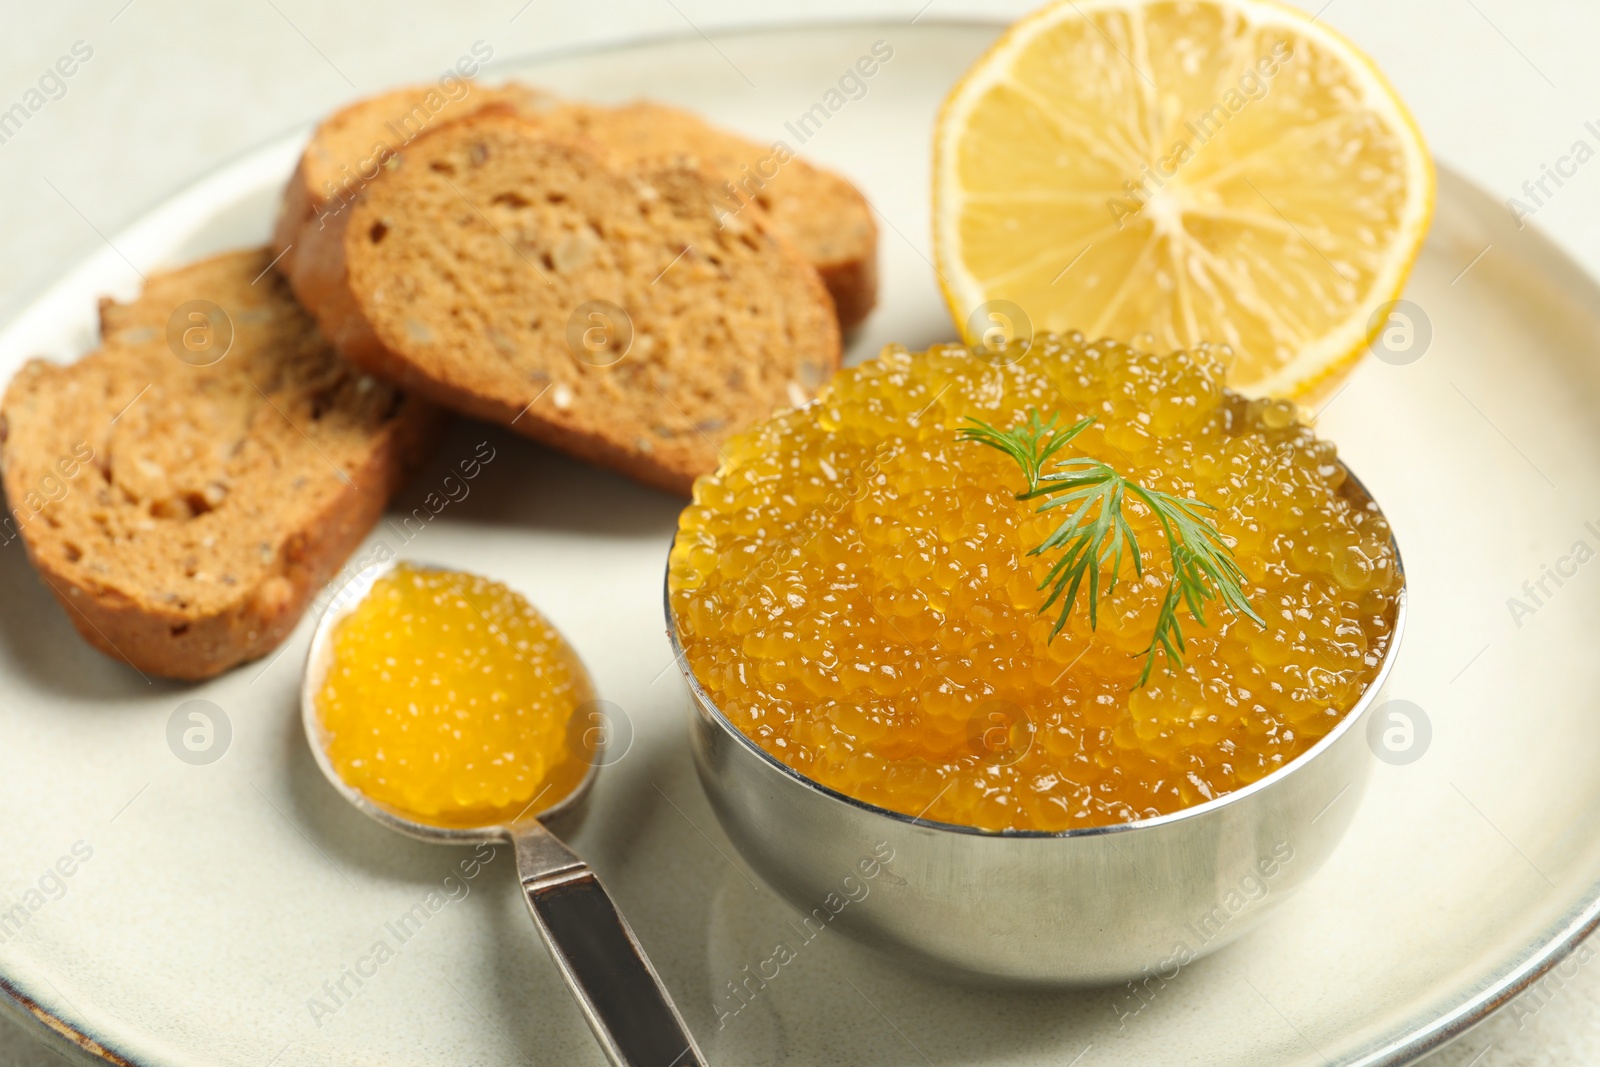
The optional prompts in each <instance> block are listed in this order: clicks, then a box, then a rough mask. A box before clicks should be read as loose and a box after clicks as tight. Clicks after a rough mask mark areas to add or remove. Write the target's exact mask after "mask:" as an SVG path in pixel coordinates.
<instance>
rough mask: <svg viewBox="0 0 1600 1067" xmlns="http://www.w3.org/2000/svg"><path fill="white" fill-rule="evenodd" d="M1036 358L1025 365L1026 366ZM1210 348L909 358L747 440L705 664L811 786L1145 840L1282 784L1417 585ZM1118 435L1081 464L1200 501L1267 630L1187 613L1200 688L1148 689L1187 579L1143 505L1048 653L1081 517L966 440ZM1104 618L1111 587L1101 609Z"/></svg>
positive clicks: (684, 557)
mask: <svg viewBox="0 0 1600 1067" xmlns="http://www.w3.org/2000/svg"><path fill="white" fill-rule="evenodd" d="M1012 360H1015V362H1012ZM1223 383H1224V367H1223V362H1222V357H1221V354H1220V353H1218V352H1217V351H1214V350H1211V349H1200V350H1197V351H1195V352H1193V353H1183V352H1178V353H1174V354H1171V355H1168V356H1161V357H1157V356H1153V355H1150V354H1147V353H1143V352H1139V351H1136V350H1134V349H1132V348H1130V347H1128V346H1126V345H1123V344H1119V343H1115V342H1096V343H1092V344H1091V343H1086V342H1085V341H1084V340H1083V338H1082V337H1081V335H1071V336H1067V337H1063V338H1055V337H1043V338H1040V339H1037V340H1036V341H1035V342H1034V344H1033V346H1032V349H1031V350H1029V351H1028V352H1027V353H1026V354H1025V355H1024V354H1022V352H1021V350H1020V349H1019V347H1018V346H1010V347H1008V348H1006V349H1002V350H1001V351H1000V352H998V353H991V354H990V355H989V358H983V357H981V356H979V355H976V354H974V353H972V352H970V351H969V350H967V349H966V348H963V347H960V346H946V347H939V348H934V349H932V350H930V351H928V352H927V353H925V354H918V355H913V354H911V353H908V352H906V351H905V350H903V349H899V348H891V349H888V350H886V351H885V352H884V353H883V354H882V355H881V356H880V357H879V358H877V359H876V360H873V361H871V362H868V363H866V364H863V365H861V366H859V367H855V368H851V369H847V370H845V371H842V372H841V373H840V374H839V375H838V376H837V377H835V378H834V380H833V381H832V382H831V383H830V384H829V385H828V386H827V387H826V388H825V389H824V390H823V392H822V394H821V396H820V397H819V398H818V400H817V401H816V402H814V403H812V404H810V405H807V406H806V407H804V408H801V409H798V410H795V411H789V412H786V413H783V414H780V415H778V416H777V417H775V418H774V419H772V420H770V421H768V422H766V423H762V424H760V425H757V426H756V427H754V428H752V429H750V430H748V431H747V432H745V433H744V434H742V435H739V436H737V437H735V438H734V439H733V440H732V441H731V442H729V443H728V444H727V445H725V446H724V452H725V456H726V459H725V462H724V465H723V466H722V468H721V469H720V470H718V471H717V472H716V473H715V474H712V475H708V476H706V477H703V478H701V479H700V480H699V481H698V482H697V483H696V485H695V491H694V503H693V504H692V505H691V506H690V507H689V508H688V509H686V510H685V511H684V513H683V516H682V518H681V520H680V525H679V530H678V537H677V541H676V544H675V545H674V548H673V553H672V558H671V565H670V571H669V593H670V597H671V606H672V612H673V617H674V620H675V623H676V625H677V627H678V630H679V633H680V635H681V638H682V641H683V645H684V649H685V653H686V655H687V658H688V662H689V664H690V665H691V666H692V667H693V670H694V672H695V674H696V676H697V677H698V678H699V680H700V681H701V683H702V684H703V685H704V686H705V688H706V690H707V691H708V693H709V695H710V696H711V697H712V699H713V700H714V701H715V702H716V703H717V705H718V707H719V708H720V709H721V710H722V712H723V713H724V714H725V715H726V716H727V717H728V719H729V720H730V721H731V722H732V723H733V724H734V726H736V727H737V728H738V729H739V730H740V731H742V732H743V733H744V734H746V735H747V736H748V737H750V738H751V739H752V740H754V741H755V742H756V743H757V744H758V745H760V746H761V747H762V748H763V749H765V750H766V751H767V752H769V753H770V754H772V755H773V756H774V757H776V758H777V759H778V760H780V761H782V762H783V763H785V764H787V765H788V766H790V767H792V768H794V769H795V770H797V771H799V772H800V773H801V774H804V775H806V776H807V777H809V778H812V779H813V780H815V781H818V782H821V783H822V784H824V785H827V786H829V787H831V788H833V789H836V790H838V791H840V792H842V793H845V794H847V795H849V796H852V797H856V798H858V799H860V800H864V801H867V802H870V803H874V804H878V805H881V806H883V807H887V808H890V809H892V810H894V811H898V812H903V813H905V814H908V815H913V816H923V817H926V818H929V819H935V820H939V821H943V822H950V823H957V824H964V825H970V826H977V827H982V828H985V829H995V830H999V829H1033V830H1064V829H1070V828H1074V827H1082V826H1096V825H1102V824H1108V823H1116V822H1124V821H1131V820H1135V819H1139V818H1143V817H1147V816H1154V815H1160V814H1164V813H1167V812H1172V811H1176V810H1178V809H1180V808H1184V807H1187V806H1190V805H1193V804H1197V803H1201V802H1204V801H1206V800H1210V799H1212V798H1215V797H1219V796H1222V795H1223V794H1226V793H1228V792H1229V791H1231V790H1234V789H1238V788H1240V787H1241V786H1244V785H1247V784H1249V783H1251V782H1254V781H1256V780H1258V779H1260V778H1261V777H1263V776H1264V775H1267V774H1269V773H1271V772H1272V771H1274V770H1276V769H1277V768H1279V767H1281V766H1283V765H1284V764H1285V763H1287V762H1288V761H1289V760H1292V759H1293V758H1294V757H1295V756H1297V755H1299V754H1300V753H1302V752H1304V751H1306V749H1307V748H1309V747H1310V746H1311V745H1313V744H1315V743H1316V741H1317V740H1318V739H1319V738H1321V737H1323V736H1324V735H1326V734H1327V732H1328V731H1329V730H1330V729H1332V728H1333V726H1334V725H1335V724H1336V723H1337V722H1339V720H1340V719H1341V718H1342V717H1343V716H1344V715H1345V713H1346V712H1348V711H1349V710H1350V708H1351V707H1352V706H1353V705H1354V703H1355V702H1356V700H1357V699H1358V698H1359V697H1360V695H1361V693H1362V692H1363V691H1364V689H1365V688H1366V686H1367V685H1368V684H1369V683H1370V682H1371V681H1372V680H1373V678H1374V677H1375V675H1376V674H1377V671H1378V669H1379V667H1380V665H1381V663H1382V660H1383V658H1384V655H1385V652H1386V650H1387V648H1388V643H1389V641H1390V639H1391V636H1392V634H1393V627H1394V619H1395V613H1396V604H1397V598H1398V596H1399V593H1400V588H1401V581H1402V580H1401V576H1400V574H1399V573H1398V560H1397V558H1396V556H1395V553H1394V549H1393V546H1392V542H1391V539H1390V534H1389V527H1388V524H1387V522H1386V521H1385V520H1384V517H1383V515H1382V514H1381V513H1380V512H1379V511H1378V509H1377V507H1376V506H1375V505H1374V504H1372V503H1371V502H1370V501H1368V500H1366V499H1365V498H1364V497H1363V496H1361V495H1360V494H1359V493H1357V492H1355V491H1354V490H1353V487H1351V486H1347V484H1346V480H1345V472H1344V468H1343V467H1342V466H1341V465H1340V464H1339V463H1338V462H1337V461H1336V457H1335V450H1334V447H1333V445H1332V444H1330V443H1329V442H1326V441H1322V440H1318V439H1317V438H1316V437H1315V436H1314V435H1313V433H1312V432H1311V430H1310V429H1309V428H1307V427H1306V426H1304V425H1302V424H1301V423H1300V422H1299V420H1298V419H1297V417H1296V412H1295V409H1294V408H1293V406H1291V405H1289V404H1287V403H1286V402H1283V401H1265V400H1256V401H1251V400H1247V399H1245V398H1244V397H1242V396H1239V395H1238V394H1235V393H1232V392H1230V391H1228V390H1226V389H1225V388H1224V387H1223ZM1030 408H1033V409H1039V410H1041V411H1044V412H1046V413H1048V412H1060V413H1061V414H1062V416H1063V422H1064V423H1071V422H1073V421H1076V420H1077V419H1078V418H1081V417H1082V416H1085V415H1094V416H1096V418H1097V421H1096V422H1095V423H1094V424H1093V425H1092V426H1091V427H1090V428H1089V429H1088V430H1087V431H1085V432H1084V433H1083V434H1081V435H1080V436H1079V437H1078V438H1077V439H1075V440H1074V441H1073V442H1072V443H1071V444H1070V445H1069V446H1068V448H1067V451H1066V452H1064V453H1062V454H1061V455H1062V458H1065V457H1066V456H1070V455H1086V456H1092V457H1094V458H1096V459H1100V460H1103V461H1105V462H1106V463H1109V464H1110V465H1112V466H1113V467H1115V468H1116V469H1117V470H1118V471H1119V472H1120V473H1122V474H1124V475H1126V476H1129V477H1131V478H1133V479H1134V480H1136V481H1138V482H1139V483H1141V484H1143V485H1145V486H1147V487H1150V488H1154V489H1159V490H1163V491H1166V492H1169V493H1174V494H1177V495H1179V496H1189V495H1191V494H1192V495H1193V496H1194V497H1196V498H1198V499H1199V500H1202V501H1205V502H1207V503H1210V504H1212V505H1214V506H1215V509H1216V510H1215V511H1213V512H1208V513H1207V514H1208V515H1209V516H1210V518H1211V519H1212V520H1214V522H1215V523H1216V526H1217V527H1218V529H1219V531H1220V532H1221V533H1222V534H1223V535H1224V536H1226V537H1227V538H1229V539H1230V540H1231V541H1232V542H1233V544H1234V546H1235V553H1236V557H1237V559H1238V562H1239V563H1240V565H1241V566H1242V567H1243V569H1244V571H1245V573H1246V575H1247V577H1248V583H1247V585H1246V589H1245V591H1246V593H1247V595H1248V596H1249V598H1250V602H1251V604H1252V606H1253V607H1254V609H1255V610H1256V612H1257V613H1258V614H1259V615H1260V616H1261V617H1262V618H1263V619H1264V620H1265V623H1266V625H1265V627H1264V628H1263V627H1260V626H1257V625H1256V623H1254V622H1252V621H1250V620H1248V619H1245V618H1240V617H1237V616H1234V615H1231V614H1228V613H1227V612H1226V611H1224V610H1223V609H1222V608H1221V607H1220V606H1219V605H1217V604H1216V603H1214V602H1213V603H1212V604H1211V605H1210V606H1209V609H1208V610H1207V612H1206V623H1207V625H1205V626H1201V625H1200V624H1199V623H1198V622H1197V621H1195V620H1194V619H1193V618H1192V617H1190V616H1189V615H1188V613H1187V611H1186V610H1185V611H1183V614H1182V622H1183V634H1184V637H1185V639H1186V641H1187V649H1186V652H1185V654H1184V656H1183V661H1182V665H1181V667H1178V668H1177V669H1175V670H1173V671H1171V672H1170V673H1169V672H1168V671H1167V670H1166V669H1165V663H1164V661H1159V662H1158V664H1157V666H1156V667H1155V669H1154V671H1153V672H1152V674H1151V677H1150V680H1149V683H1148V684H1147V685H1145V686H1144V687H1142V688H1138V687H1137V682H1138V678H1139V675H1140V673H1141V670H1142V668H1143V664H1144V656H1143V655H1142V651H1143V650H1144V649H1145V648H1146V646H1147V645H1148V644H1149V642H1150V637H1151V633H1152V629H1153V626H1154V622H1155V617H1156V614H1157V611H1158V609H1159V607H1160V604H1161V601H1162V599H1163V596H1164V592H1165V589H1166V584H1167V579H1168V576H1169V571H1168V569H1167V559H1166V556H1165V553H1164V552H1163V551H1161V550H1160V548H1159V546H1160V545H1161V544H1162V543H1163V542H1162V540H1161V534H1160V531H1159V529H1157V528H1156V526H1155V520H1154V518H1153V516H1152V515H1151V514H1150V513H1148V512H1147V511H1145V510H1144V509H1143V508H1142V506H1140V505H1138V504H1136V503H1130V505H1129V506H1128V509H1127V511H1128V516H1129V520H1130V522H1131V523H1132V525H1133V527H1134V529H1135V531H1136V533H1137V536H1138V540H1139V543H1140V544H1141V546H1142V547H1143V549H1144V553H1143V558H1144V565H1145V572H1144V576H1143V577H1142V578H1140V577H1137V576H1135V575H1134V574H1133V573H1132V567H1131V561H1129V560H1127V559H1124V568H1123V572H1122V574H1121V576H1120V580H1119V581H1118V583H1117V586H1116V589H1115V592H1114V594H1113V595H1112V597H1111V598H1110V600H1109V601H1107V602H1103V603H1102V604H1101V605H1100V611H1099V619H1098V627H1097V628H1095V629H1091V628H1090V625H1089V620H1088V612H1087V610H1086V605H1085V603H1084V599H1085V598H1084V596H1080V600H1079V603H1078V606H1077V607H1076V608H1075V609H1074V611H1073V612H1072V614H1071V616H1070V617H1069V620H1068V623H1067V626H1066V628H1065V629H1064V630H1063V631H1062V632H1061V633H1060V634H1059V635H1058V636H1056V637H1055V639H1054V640H1051V639H1050V630H1051V627H1052V626H1053V624H1054V621H1055V619H1054V613H1051V614H1050V615H1044V616H1041V615H1040V614H1039V613H1038V609H1039V608H1040V606H1041V604H1042V602H1043V594H1042V593H1041V592H1040V591H1039V588H1038V587H1039V584H1040V582H1041V580H1042V579H1043V578H1044V575H1045V572H1046V571H1047V570H1048V568H1049V566H1050V564H1051V563H1052V562H1053V561H1054V560H1055V559H1056V558H1058V557H1057V555H1055V554H1046V555H1042V556H1036V555H1029V550H1030V549H1031V548H1032V547H1034V546H1036V545H1039V544H1040V543H1041V542H1042V541H1043V540H1044V539H1045V537H1046V536H1047V535H1048V534H1049V533H1050V532H1051V531H1053V530H1054V529H1055V528H1056V527H1057V526H1058V525H1059V524H1060V523H1061V522H1062V521H1063V520H1064V519H1066V518H1067V516H1068V514H1069V512H1070V509H1056V510H1053V511H1049V512H1045V513H1044V514H1039V513H1038V512H1037V511H1036V510H1035V509H1036V507H1037V504H1038V502H1037V501H1027V502H1025V501H1018V500H1017V499H1016V497H1015V494H1016V493H1017V492H1018V491H1020V490H1022V489H1024V488H1026V486H1025V482H1024V480H1023V475H1022V473H1021V471H1020V470H1019V469H1018V467H1017V465H1016V464H1015V463H1014V462H1013V461H1012V460H1011V459H1010V458H1008V457H1007V456H1004V455H1002V454H1000V453H998V452H995V451H993V450H991V449H988V448H984V447H982V446H980V445H978V444H974V443H970V442H960V441H958V440H957V430H958V428H959V427H960V426H961V425H962V417H963V416H968V415H970V416H975V417H977V418H980V419H982V420H984V421H985V422H989V423H992V424H994V425H995V426H997V427H1000V428H1002V429H1004V428H1008V427H1010V426H1013V425H1015V424H1017V423H1019V422H1021V421H1022V420H1023V418H1024V417H1025V414H1026V412H1027V411H1028V409H1030ZM1085 596H1086V594H1085Z"/></svg>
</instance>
